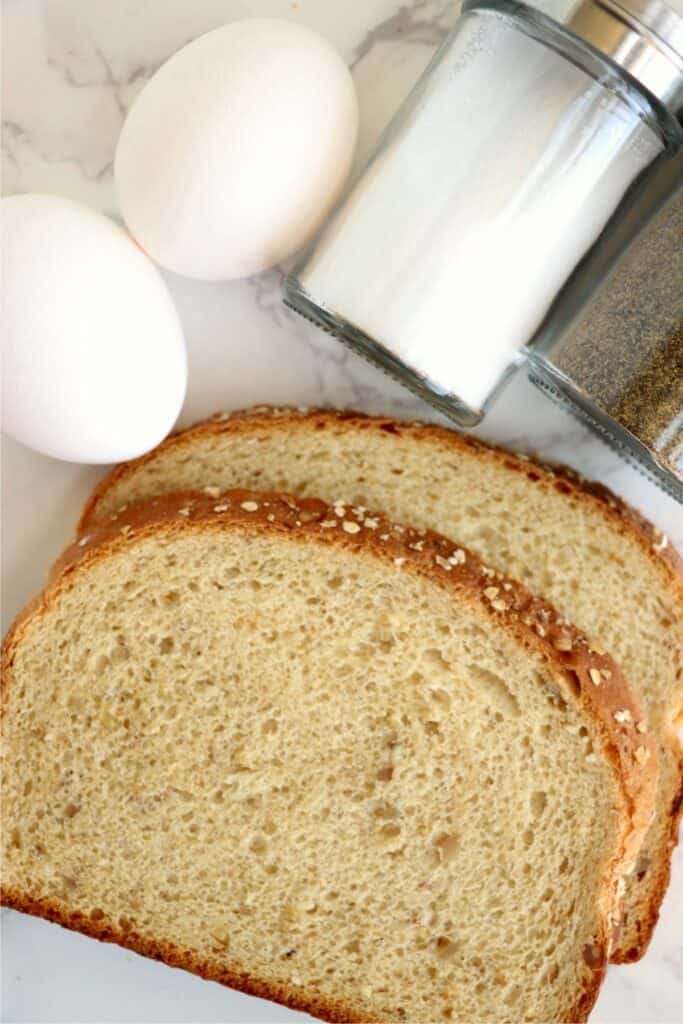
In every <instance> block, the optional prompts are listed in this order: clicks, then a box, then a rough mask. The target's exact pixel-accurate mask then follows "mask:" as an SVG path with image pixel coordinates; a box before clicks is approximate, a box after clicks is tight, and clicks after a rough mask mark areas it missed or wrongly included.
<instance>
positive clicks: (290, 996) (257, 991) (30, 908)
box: [0, 890, 605, 1024]
mask: <svg viewBox="0 0 683 1024" xmlns="http://www.w3.org/2000/svg"><path fill="white" fill-rule="evenodd" d="M0 899H1V901H2V905H3V906H6V907H10V908H11V909H12V910H18V911H20V912H21V913H23V914H31V915H33V916H34V917H41V918H43V919H44V920H46V921H52V922H53V923H54V924H58V925H61V926H62V927H63V928H69V929H70V930H71V931H75V932H80V933H81V935H87V936H88V937H89V938H91V939H97V940H98V941H99V942H114V943H115V944H116V945H117V946H123V947H124V948H125V949H130V950H131V952H133V953H139V954H140V956H146V957H148V958H149V959H150V960H160V961H161V962H162V963H165V964H166V965H167V966H168V967H178V968H180V969H181V970H184V971H190V973H191V974H196V975H198V976H199V977H200V978H204V980H205V981H216V982H218V984H220V985H227V987H228V988H232V989H235V990H236V991H237V992H244V993H245V995H248V996H257V997H258V998H259V999H270V1000H273V1001H274V1002H277V1003H280V1004H282V1005H283V1006H287V1007H289V1008H290V1009H291V1010H300V1011H302V1012H303V1013H309V1014H310V1015H311V1016H312V1017H317V1018H318V1019H319V1020H323V1021H329V1022H330V1024H380V1022H377V1021H376V1018H375V1017H374V1016H371V1015H369V1014H363V1013H359V1011H358V1010H357V1009H352V1008H350V1007H347V1006H345V1005H344V1004H343V1003H341V1002H339V1001H335V1000H331V999H321V998H320V997H318V996H316V995H313V994H310V993H307V992H305V991H301V990H299V989H298V988H295V987H294V986H292V985H283V984H280V983H278V982H270V981H268V980H266V979H265V978H256V977H254V976H253V975H251V974H249V972H248V971H241V970H238V969H237V968H235V969H231V968H229V967H226V966H225V965H224V964H221V963H218V962H217V961H212V960H205V959H202V958H201V957H198V956H195V955H194V954H192V953H190V952H188V951H187V950H182V949H179V948H178V947H177V946H174V945H173V944H172V943H170V942H158V943H157V942H152V941H151V940H150V939H147V938H145V937H144V936H142V935H139V934H138V933H137V932H135V931H129V932H124V931H122V930H121V928H120V927H117V926H116V925H115V924H114V923H113V922H112V923H107V922H106V918H105V919H103V920H101V921H93V920H91V919H90V918H89V917H87V916H86V915H85V914H81V913H79V912H78V911H69V910H66V909H64V908H63V907H60V906H59V905H58V904H57V903H56V902H52V901H50V900H40V899H33V898H31V897H28V896H23V895H22V894H20V893H13V892H10V891H5V890H0ZM604 974H605V968H604V965H601V966H599V967H596V969H595V970H594V971H593V973H592V976H591V979H590V982H589V984H588V985H587V986H586V989H585V991H584V992H583V993H582V994H581V996H580V997H579V998H578V999H577V1001H576V1003H575V1005H574V1006H573V1007H572V1008H571V1010H570V1011H569V1013H568V1014H567V1017H566V1024H586V1022H587V1020H588V1015H589V1014H590V1012H591V1010H592V1008H593V1006H594V1005H595V1001H596V999H597V997H598V992H599V990H600V986H601V984H602V979H603V977H604Z"/></svg>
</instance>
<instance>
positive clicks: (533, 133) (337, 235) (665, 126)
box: [285, 0, 683, 425]
mask: <svg viewBox="0 0 683 1024" xmlns="http://www.w3.org/2000/svg"><path fill="white" fill-rule="evenodd" d="M627 3H628V5H629V8H628V10H626V6H625V5H626V4H627ZM655 9H656V11H659V15H658V18H659V20H657V18H654V16H653V14H652V11H653V10H655ZM662 10H663V11H664V16H661V11H662ZM653 18H654V21H655V22H656V24H657V26H658V31H660V32H664V36H665V39H664V42H663V43H662V45H659V42H658V40H659V36H658V35H657V34H656V33H653V31H651V24H650V23H651V22H652V21H653ZM648 25H649V27H646V26H648ZM662 26H663V27H662ZM682 26H683V19H680V18H678V17H677V16H676V15H675V13H673V12H671V11H670V10H669V8H668V7H666V6H665V5H664V4H662V3H660V0H651V2H649V3H646V2H645V0H623V2H622V0H620V2H619V3H617V2H616V0H585V2H584V3H582V4H581V5H580V6H579V8H578V9H577V10H575V12H574V13H573V14H572V15H570V17H569V20H568V22H567V24H565V25H560V24H559V23H557V22H555V21H553V20H552V19H550V18H548V17H546V16H544V15H543V14H540V13H539V12H537V11H535V10H533V9H532V8H530V7H528V6H526V5H525V4H521V3H513V2H510V0H467V2H466V3H465V5H464V8H463V11H462V14H461V16H460V18H459V20H458V22H457V24H456V26H455V28H454V30H453V32H452V33H451V34H450V36H449V37H448V38H447V40H446V42H445V43H444V44H443V46H442V47H441V49H440V50H439V51H438V53H437V54H436V56H435V57H434V59H433V60H432V62H431V64H430V65H429V67H428V68H427V70H426V72H425V73H424V74H423V76H422V78H421V79H420V80H419V82H418V83H417V85H416V86H415V88H414V89H413V91H412V93H411V94H410V96H409V97H408V99H407V100H406V102H405V103H404V104H403V106H402V108H401V109H400V110H399V112H398V114H397V115H396V116H395V118H394V119H393V121H392V122H391V123H390V125H389V126H388V128H387V130H386V131H385V133H384V135H383V137H382V138H381V140H380V142H379V145H378V147H377V149H376V151H375V153H374V155H373V156H372V158H371V159H370V161H369V163H368V165H367V166H366V168H365V169H364V170H363V171H362V172H361V173H360V174H359V175H358V176H357V177H356V178H355V180H354V181H353V182H352V183H351V186H350V189H349V190H348V192H347V194H346V196H345V198H344V199H343V200H342V201H341V203H340V204H339V205H338V206H337V208H336V210H335V212H334V213H333V215H332V217H331V218H330V219H329V221H328V222H327V224H326V225H325V227H324V228H323V230H322V232H321V234H320V235H319V236H318V238H317V239H316V240H315V242H314V243H313V246H312V248H311V249H310V250H309V251H308V253H307V255H306V256H305V257H304V259H303V261H302V262H301V263H300V264H299V266H298V267H297V268H295V270H294V271H293V273H292V274H290V275H289V276H288V278H287V280H286V282H285V299H286V301H287V302H288V304H289V305H291V306H292V307H293V308H294V309H295V310H297V311H298V312H300V313H302V314H303V315H305V316H307V317H308V318H309V319H312V320H313V321H315V322H316V323H318V324H319V325H320V326H322V327H323V328H325V329H327V330H329V331H331V332H332V333H333V334H335V335H337V336H338V337H339V338H341V339H342V340H343V341H345V342H347V343H348V344H349V345H351V346H352V347H353V348H355V349H357V350H358V351H360V352H361V353H362V354H364V355H365V356H366V357H368V358H370V359H371V360H372V361H374V362H375V363H378V364H379V365H380V366H381V367H383V368H384V369H385V370H388V371H389V372H391V373H392V374H393V375H394V376H396V377H398V378H399V379H400V380H401V381H403V382H404V383H405V384H407V385H408V386H409V387H410V388H411V389H412V390H413V391H415V392H417V393H418V394H420V395H421V396H422V397H423V398H425V399H427V400H428V401H429V402H431V403H432V404H433V405H435V406H436V407H438V408H439V409H440V410H441V411H443V412H445V413H446V414H447V415H449V416H450V417H451V418H453V419H455V420H456V421H457V422H459V423H462V424H464V425H474V424H475V423H477V422H479V420H480V419H481V418H482V416H483V414H484V412H485V411H486V408H487V406H488V404H489V402H490V401H491V398H492V396H493V395H494V394H495V393H496V392H497V391H498V389H499V388H500V387H501V385H502V383H503V382H504V381H505V379H506V377H507V376H508V375H509V373H510V372H511V369H512V368H514V366H516V365H519V364H520V363H521V362H523V361H524V360H525V359H526V352H527V346H529V345H530V344H531V343H532V342H533V340H534V338H535V336H536V335H537V333H538V331H539V329H540V327H541V325H542V324H543V323H544V321H545V320H546V318H547V315H548V312H549V310H550V309H551V307H553V306H554V305H556V302H555V300H556V298H557V296H558V294H559V293H560V292H561V291H562V289H563V288H564V286H565V285H566V283H567V281H568V279H569V278H570V277H571V275H572V274H573V272H574V271H575V268H576V267H577V265H579V264H580V263H581V262H582V260H583V259H584V257H585V256H586V254H587V253H588V252H589V251H590V250H591V249H592V247H593V246H594V245H595V243H596V240H597V239H598V238H599V237H600V236H601V235H602V233H603V231H604V229H605V226H606V225H607V224H608V222H610V220H611V219H612V218H613V217H614V214H615V211H616V210H617V209H618V208H620V207H623V205H624V204H625V203H626V204H627V203H628V201H629V197H630V195H631V189H632V186H633V185H634V183H640V184H642V181H643V179H644V176H646V175H648V174H650V173H651V172H652V170H653V168H654V167H656V166H657V165H658V164H659V163H660V162H661V161H662V160H663V159H665V158H666V157H668V156H670V155H671V154H672V153H674V152H675V151H676V149H677V148H678V147H679V146H680V143H681V138H682V132H681V127H680V125H679V123H678V121H677V119H676V117H675V116H674V115H675V112H676V111H677V109H678V106H679V105H680V103H681V101H683V58H681V59H679V57H680V54H677V51H676V47H677V46H678V45H679V42H680V40H679V35H677V33H678V34H680V29H681V27H682ZM667 39H668V41H667ZM653 40H654V42H653ZM672 40H673V42H672Z"/></svg>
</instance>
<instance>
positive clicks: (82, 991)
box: [2, 0, 683, 1024]
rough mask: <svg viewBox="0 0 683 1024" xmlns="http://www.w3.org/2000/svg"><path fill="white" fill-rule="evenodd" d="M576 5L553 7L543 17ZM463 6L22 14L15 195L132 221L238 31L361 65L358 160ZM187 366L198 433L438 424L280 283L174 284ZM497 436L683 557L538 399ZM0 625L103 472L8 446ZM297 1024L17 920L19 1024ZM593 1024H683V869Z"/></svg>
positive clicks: (159, 5)
mask: <svg viewBox="0 0 683 1024" xmlns="http://www.w3.org/2000/svg"><path fill="white" fill-rule="evenodd" d="M566 5H567V0H545V3H544V6H545V8H546V9H548V10H550V11H553V9H554V10H558V9H561V8H564V7H565V6H566ZM456 10H457V5H455V4H452V3H449V2H445V0H412V2H410V0H406V2H401V0H300V2H298V3H296V2H289V0H193V2H191V3H190V2H189V0H145V2H140V0H117V2H115V3H114V2H107V0H99V2H95V3H93V2H92V0H44V2H39V0H6V2H5V3H4V4H3V21H4V33H3V79H4V81H3V118H4V131H3V191H4V192H5V193H12V192H18V191H42V192H54V193H58V194H61V195H65V196H69V197H71V198H73V199H76V200H80V201H82V202H85V203H87V204H89V205H91V206H93V207H95V208H97V209H100V210H103V211H105V212H107V213H111V214H113V215H116V212H117V211H116V203H115V199H114V191H113V185H112V176H111V162H112V156H113V152H114V146H115V143H116V138H117V135H118V132H119V130H120V127H121V124H122V120H123V118H124V116H125V112H126V110H127V108H128V107H129V106H130V104H131V102H132V100H133V98H134V97H135V95H136V93H137V91H138V90H139V89H140V88H141V87H142V85H143V84H144V82H145V80H146V79H147V78H148V77H149V75H150V74H151V73H152V72H153V71H154V69H155V68H156V67H157V66H158V65H159V64H160V63H161V62H162V61H163V60H165V59H166V58H167V57H168V56H169V55H170V54H171V53H173V52H174V51H175V50H176V49H177V48H178V47H179V46H181V45H182V44H183V43H185V42H187V41H189V40H190V39H192V38H194V37H195V36H197V35H199V34H200V33H202V32H204V31H206V30H208V29H210V28H213V27H215V26H217V25H221V24H223V23H225V22H227V21H230V20H233V19H235V18H239V17H244V16H248V15H251V14H262V15H277V16H283V17H287V18H291V19H293V20H296V21H300V22H302V23H304V24H307V25H310V26H312V27H315V28H316V29H318V30H319V31H321V32H322V33H324V34H325V35H326V36H327V37H328V38H329V39H330V40H331V41H332V42H333V43H334V44H335V45H336V46H337V47H338V48H339V50H340V51H341V52H342V54H343V55H344V57H345V58H346V59H347V60H348V61H349V63H350V64H352V66H353V73H354V77H355V80H356V83H357V86H358V90H359V95H360V103H361V138H360V145H359V159H362V157H363V155H364V154H365V153H367V151H368V147H369V146H370V145H371V144H372V142H373V140H374V139H375V138H376V136H377V134H378V132H379V130H380V129H381V127H382V126H383V125H384V124H385V123H386V121H387V119H388V118H389V117H390V115H391V113H392V112H393V110H394V109H395V108H396V106H397V105H398V103H399V102H400V100H401V99H402V97H403V96H404V95H405V93H406V92H407V90H408V89H409V88H410V85H411V84H412V82H413V81H414V80H415V78H416V76H417V75H418V74H419V72H420V71H421V70H422V68H423V67H424V65H425V64H426V62H427V60H428V59H429V57H430V55H431V53H432V52H433V49H434V47H435V46H436V44H437V43H438V42H439V40H440V39H441V38H442V36H443V33H444V31H445V30H446V28H447V27H448V26H449V25H450V24H451V23H452V22H453V20H454V18H455V15H456ZM168 281H169V285H170V287H171V290H172V292H173V295H174V297H175V299H176V301H177V303H178V307H179V309H180V313H181V317H182V321H183V324H184V328H185V331H186V335H187V340H188V346H189V352H190V385H189V391H188V396H187V401H186V404H185V408H184V410H183V414H182V420H181V422H182V423H188V422H190V421H192V420H194V419H197V418H198V417H201V416H203V415H205V414H209V413H212V412H214V411H216V410H217V409H219V408H236V407H239V406H244V405H248V404H250V403H253V402H275V403H287V402H293V403H297V404H333V405H338V406H355V407H357V408H361V409H365V410H368V411H376V410H382V411H385V412H393V413H395V414H397V415H402V416H421V417H423V418H424V417H428V416H430V412H429V410H428V409H427V408H426V407H424V406H422V405H421V404H420V403H419V402H418V401H417V400H416V399H414V398H412V397H411V396H410V395H409V394H408V393H407V392H404V391H402V390H401V389H399V388H398V386H396V385H394V384H392V383H391V382H389V381H388V380H387V378H385V377H383V376H382V375H380V374H379V373H377V372H375V371H374V370H372V369H370V368H369V367H368V366H366V365H365V364H364V363H363V362H362V361H360V360H359V359H357V358H355V357H354V356H352V355H351V354H350V353H349V352H347V351H346V350H345V349H342V348H341V347H340V346H338V345H337V343H335V342H334V341H331V340H330V339H328V338H327V337H326V336H324V335H322V334H320V333H318V332H317V331H316V330H315V329H314V328H312V327H310V326H309V325H307V324H306V323H304V322H303V321H301V320H299V319H298V318H296V317H295V316H294V315H293V314H291V313H290V312H288V311H287V310H286V309H285V308H284V307H283V306H282V304H281V301H280V294H279V285H280V274H279V272H277V271H273V272H271V273H268V274H265V275H263V276H261V277H259V278H255V279H251V280H247V281H241V282H236V283H232V284H201V283H197V282H193V281H188V280H183V279H181V278H177V277H173V276H172V275H168ZM479 432H480V433H481V434H483V435H484V436H488V437H491V438H493V439H496V440H501V441H504V442H506V443H509V444H511V445H513V446H514V447H515V448H523V449H526V450H528V451H536V450H537V451H540V452H541V453H542V454H543V455H544V456H546V457H548V458H551V459H560V460H563V461H565V462H568V463H570V464H571V465H573V466H575V467H577V468H578V469H580V470H582V471H584V472H585V473H586V474H588V475H590V476H593V477H595V478H597V479H600V480H602V481H603V482H605V483H607V484H608V485H609V486H611V487H612V488H613V489H614V490H616V491H617V492H619V493H620V494H622V495H624V496H625V497H626V498H627V499H628V500H630V501H631V502H632V503H634V504H635V505H637V506H638V507H639V508H640V509H642V510H643V511H644V512H645V513H646V514H647V515H649V516H650V517H651V518H652V519H654V520H655V521H656V522H657V523H658V525H659V526H660V527H661V528H662V529H664V530H665V531H666V532H667V533H668V534H669V535H670V536H671V538H672V540H673V541H674V542H675V543H676V544H677V545H678V546H679V547H683V515H682V514H681V509H680V506H677V505H676V504H675V503H674V502H673V500H671V499H669V498H667V497H666V496H665V495H663V494H662V493H661V492H659V491H658V490H657V489H656V488H655V487H654V486H653V485H651V484H649V483H647V482H646V481H645V480H644V479H643V478H642V477H641V476H639V474H638V473H637V472H635V471H634V470H632V469H629V468H627V467H625V466H624V465H623V464H622V463H620V462H619V460H618V459H617V458H616V456H614V455H613V454H612V453H611V452H610V451H609V450H607V449H606V448H605V447H603V445H602V444H601V443H600V442H598V441H597V440H595V439H593V438H592V437H591V436H589V435H588V434H587V433H586V432H585V431H584V429H583V428H582V427H580V426H579V425H578V424H577V423H575V422H574V421H573V420H571V419H570V418H569V417H567V416H566V415H564V414H563V413H561V412H559V411H558V410H557V409H555V408H554V407H553V406H552V405H550V404H549V403H548V402H547V401H546V400H545V399H544V398H543V397H542V396H541V395H540V394H538V393H537V392H536V391H535V390H534V389H533V388H532V387H531V386H530V385H528V384H527V383H526V382H525V381H524V380H518V381H515V382H514V384H513V386H512V387H511V388H509V390H508V392H507V393H506V394H505V395H504V397H503V398H501V400H500V401H499V402H498V404H497V405H496V407H495V409H494V410H493V411H492V414H491V415H490V417H489V418H488V419H487V421H486V423H485V425H484V427H483V428H482V429H481V430H480V431H479ZM3 471H4V485H5V486H4V488H3V551H2V554H3V609H2V611H3V623H4V625H6V624H7V623H8V622H9V620H10V619H11V618H12V616H13V615H14V614H15V612H16V611H17V610H18V609H19V607H20V606H21V605H22V604H23V603H24V602H25V600H26V599H27V598H28V597H29V596H30V595H31V594H32V593H33V592H34V591H35V590H36V589H37V588H38V587H39V586H40V584H41V582H42V579H43V577H44V573H45V570H46V568H47V567H48V565H49V563H50V561H51V559H52V558H53V557H54V556H55V555H56V554H57V553H58V551H59V549H60V548H61V546H62V545H63V544H64V542H65V541H66V540H67V539H68V538H69V536H70V534H71V531H72V529H73V525H74V521H75V519H76V516H77V513H78V510H79V507H80V505H81V503H82V501H83V499H84V498H85V495H86V494H87V492H88V489H89V488H90V486H91V485H92V483H93V482H94V481H95V480H96V479H97V477H98V476H99V475H100V474H101V472H102V470H101V469H94V468H90V467H81V466H73V465H67V464H63V463H58V462H54V461H51V460H49V459H46V458H43V457H42V456H39V455H36V454H34V453H31V452H29V451H27V450H26V449H23V448H22V447H21V446H20V445H17V444H15V443H14V442H13V441H10V440H7V439H3ZM297 1017H298V1018H299V1019H303V1018H302V1017H301V1015H297V1014H293V1013H291V1012H290V1011H288V1010H284V1009H282V1008H280V1007H275V1006H273V1005H272V1004H269V1003H264V1002H261V1001H259V1000H255V999H250V998H248V997H246V996H241V995H239V994H236V993H232V992H229V991H228V990H226V989H222V988H221V987H219V986H217V985H214V984H211V983H206V982H202V981H200V980H198V979H196V978H194V977H192V976H190V975H189V974H185V973H184V972H181V971H174V970H171V969H169V968H166V967H164V966H163V965H161V964H156V963H152V962H149V961H146V960H143V959H142V958H140V957H136V956H134V955H132V954H130V953H128V952H126V951H124V950H121V949H118V948H116V947H113V946H104V945H100V944H98V943H95V942H92V941H90V940H87V939H84V938H82V937H81V936H78V935H74V934H71V933H68V932H66V931H63V930H61V929H59V928H57V927H56V926H53V925H49V924H46V923H44V922H39V921H36V920H33V919H30V918H28V917H25V916H23V915H20V914H16V913H13V912H11V911H4V912H3V914H2V1019H3V1020H5V1021H17V1022H18V1021H34V1022H47V1021H63V1022H67V1021H68V1022H77V1021H84V1022H85V1021H88V1022H93V1024H94V1022H104V1021H129V1022H132V1021H137V1022H143V1021H144V1022H148V1021H149V1022H152V1021H195V1022H200V1021H201V1022H203V1021H207V1022H208V1021H225V1022H230V1021H233V1022H236V1021H245V1020H254V1021H283V1022H284V1021H286V1020H295V1019H296V1018H297ZM592 1020H594V1021H596V1022H604V1024H607V1022H643V1024H644V1022H659V1024H664V1022H674V1021H678V1022H680V1021H682V1020H683V851H681V850H679V851H678V853H677V854H676V856H675V859H674V870H673V883H672V886H671V889H670V891H669V894H668V896H667V898H666V901H665V904H664V908H663V912H662V919H661V921H660V925H659V928H658V930H657V932H656V934H655V938H654V940H653V942H652V945H651V948H650V951H649V952H648V955H647V957H646V959H645V960H644V961H642V962H641V963H640V964H636V965H633V966H629V967H622V968H611V969H610V970H609V972H608V976H607V980H606V982H605V985H604V988H603V990H602V993H601V995H600V998H599V1002H598V1004H597V1007H596V1009H595V1011H594V1015H593V1018H592Z"/></svg>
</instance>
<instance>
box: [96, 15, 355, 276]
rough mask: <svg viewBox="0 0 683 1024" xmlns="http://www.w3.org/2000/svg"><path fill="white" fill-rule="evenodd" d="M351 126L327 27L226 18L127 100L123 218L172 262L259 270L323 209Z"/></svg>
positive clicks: (223, 271)
mask: <svg viewBox="0 0 683 1024" xmlns="http://www.w3.org/2000/svg"><path fill="white" fill-rule="evenodd" d="M357 130H358V104H357V99H356V93H355V88H354V85H353V80H352V78H351V75H350V74H349V71H348V68H347V67H346V65H345V64H344V62H343V61H342V59H341V58H340V56H339V55H338V54H337V52H336V51H335V50H334V49H333V48H332V46H330V44H329V43H328V42H326V40H325V39H323V38H322V37H321V36H319V35H317V34H316V33H314V32H311V31H310V30H309V29H305V28H301V27H300V26H298V25H295V24H293V23H291V22H287V21H279V20H276V19H268V18H248V19H245V20H244V21H237V22H233V23H232V24H229V25H225V26H223V27H222V28H218V29H215V30H214V31H213V32H208V33H207V34H206V35H204V36H201V37H200V38H198V39H196V40H195V41H194V42H192V43H190V44H189V45H188V46H185V47H184V48H183V49H182V50H180V51H179V52H178V53H176V54H175V55H174V56H173V57H171V59H170V60H169V61H167V63H166V64H164V65H163V66H162V67H161V68H160V69H159V71H157V73H156V74H155V75H154V77H153V78H152V79H151V80H150V81H149V82H148V84H147V85H146V86H145V88H144V89H143V90H142V92H141V93H140V95H139V96H138V97H137V99H136V101H135V103H134V104H133V107H132V109H131V111H130V113H129V114H128V117H127V118H126V121H125V124H124V126H123V130H122V132H121V136H120V138H119V143H118V147H117V150H116V160H115V165H114V176H115V179H116V189H117V194H118V199H119V203H120V207H121V211H122V214H123V218H124V220H125V222H126V224H127V226H128V229H129V230H130V232H131V234H132V235H133V236H134V237H135V238H136V239H137V241H138V242H139V243H140V245H141V246H142V247H143V249H145V251H146V252H147V253H149V255H150V256H152V258H153V259H155V260H157V261H158V262H159V263H160V264H161V265H162V266H164V267H167V268H168V269H169V270H174V271H175V272H176V273H178V274H184V275H185V276H187V277H194V278H199V279H202V280H207V281H209V280H227V279H231V278H237V277H245V276H247V275H249V274H254V273H257V272H259V271H261V270H265V269H266V268H268V267H272V266H273V265H274V264H275V263H278V262H279V261H280V260H282V259H284V258H286V257H287V256H290V255H291V254H292V253H294V252H295V251H296V250H297V249H299V248H300V247H301V246H302V245H303V244H304V243H305V242H306V241H308V239H309V238H310V237H311V235H312V234H313V233H314V232H315V230H316V228H317V227H319V225H320V224H321V223H322V221H323V220H324V218H325V215H326V214H327V213H328V211H329V210H330V207H331V206H332V204H333V202H334V200H335V198H336V197H337V196H338V194H339V191H340V189H341V186H342V185H343V183H344V180H345V179H346V177H347V175H348V172H349V169H350V167H351V162H352V159H353V151H354V147H355V143H356V135H357Z"/></svg>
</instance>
